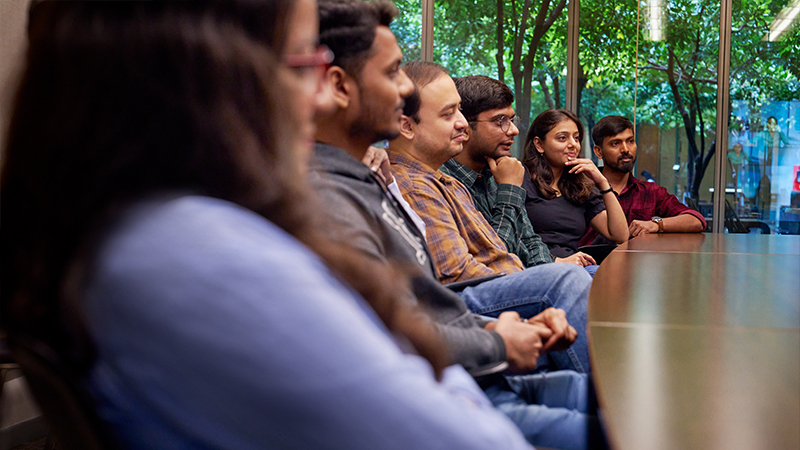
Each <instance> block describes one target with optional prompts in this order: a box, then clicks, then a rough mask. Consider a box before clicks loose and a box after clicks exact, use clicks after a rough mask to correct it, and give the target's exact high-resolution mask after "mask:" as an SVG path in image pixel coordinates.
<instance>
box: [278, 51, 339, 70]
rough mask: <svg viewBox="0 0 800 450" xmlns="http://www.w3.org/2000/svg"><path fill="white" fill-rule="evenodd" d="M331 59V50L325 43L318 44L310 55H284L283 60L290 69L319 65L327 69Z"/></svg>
mask: <svg viewBox="0 0 800 450" xmlns="http://www.w3.org/2000/svg"><path fill="white" fill-rule="evenodd" d="M333 59H334V54H333V51H331V49H329V48H328V46H327V45H320V46H318V47H317V48H316V50H315V51H314V53H313V54H311V55H286V56H285V57H284V59H283V61H284V64H286V66H287V67H289V68H290V69H306V68H314V67H319V68H323V69H324V70H328V68H329V67H330V66H331V63H332V62H333Z"/></svg>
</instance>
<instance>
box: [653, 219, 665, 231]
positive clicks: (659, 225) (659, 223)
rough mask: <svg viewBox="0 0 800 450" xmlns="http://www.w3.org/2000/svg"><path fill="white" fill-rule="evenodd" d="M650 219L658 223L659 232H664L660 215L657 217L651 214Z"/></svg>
mask: <svg viewBox="0 0 800 450" xmlns="http://www.w3.org/2000/svg"><path fill="white" fill-rule="evenodd" d="M650 221H652V222H655V223H656V224H658V232H659V233H663V232H664V219H662V218H661V217H658V216H653V217H651V218H650Z"/></svg>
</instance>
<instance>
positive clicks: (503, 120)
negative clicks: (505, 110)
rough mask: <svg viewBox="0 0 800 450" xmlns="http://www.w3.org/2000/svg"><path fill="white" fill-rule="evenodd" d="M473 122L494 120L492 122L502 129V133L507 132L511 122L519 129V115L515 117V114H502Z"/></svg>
mask: <svg viewBox="0 0 800 450" xmlns="http://www.w3.org/2000/svg"><path fill="white" fill-rule="evenodd" d="M473 122H494V123H496V124H497V126H499V127H500V129H501V130H503V133H508V130H510V129H511V124H512V123H513V124H514V126H515V127H517V128H518V129H519V117H517V116H514V117H508V116H506V115H502V116H500V117H497V118H495V119H489V120H473Z"/></svg>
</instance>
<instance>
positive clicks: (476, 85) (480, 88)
mask: <svg viewBox="0 0 800 450" xmlns="http://www.w3.org/2000/svg"><path fill="white" fill-rule="evenodd" d="M453 81H455V83H456V89H458V95H460V96H461V112H462V114H464V118H466V119H467V122H470V123H473V122H475V121H476V120H478V115H479V114H480V113H482V112H484V111H489V110H491V109H501V108H506V107H509V106H511V104H512V103H514V93H513V92H511V89H509V88H508V86H506V84H505V83H503V82H502V81H498V80H495V79H494V78H489V77H487V76H484V75H470V76H467V77H459V78H455V79H453Z"/></svg>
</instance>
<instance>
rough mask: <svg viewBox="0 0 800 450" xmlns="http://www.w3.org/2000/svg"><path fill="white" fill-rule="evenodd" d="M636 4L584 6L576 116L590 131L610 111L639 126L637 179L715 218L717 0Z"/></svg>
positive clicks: (593, 2) (595, 0) (596, 1)
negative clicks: (713, 194) (713, 195)
mask: <svg viewBox="0 0 800 450" xmlns="http://www.w3.org/2000/svg"><path fill="white" fill-rule="evenodd" d="M638 7H639V8H638V11H637V2H636V1H635V0H633V1H631V0H628V1H622V2H613V3H608V2H604V1H601V0H588V1H587V0H584V1H583V2H581V11H580V12H581V17H580V31H579V34H580V43H579V45H580V52H579V55H580V61H581V64H580V65H581V70H580V73H579V83H578V88H579V94H578V95H579V96H578V98H579V111H578V113H579V116H580V117H581V119H582V120H583V121H584V122H585V123H586V125H587V128H589V129H591V127H592V126H593V125H594V124H595V123H596V122H597V121H598V120H599V119H600V118H602V117H604V116H606V115H610V114H617V115H621V116H625V117H627V118H629V119H631V120H632V121H635V123H636V140H637V144H638V155H637V161H636V166H635V168H634V174H635V175H636V177H638V178H639V179H643V180H652V181H655V182H657V183H658V184H660V185H661V186H664V187H665V188H667V190H668V191H669V192H671V193H672V194H674V195H675V196H677V197H678V199H679V200H681V201H683V202H684V203H686V204H688V205H690V206H693V207H695V208H696V209H698V210H700V211H701V212H702V213H703V214H704V215H705V216H707V217H708V218H711V215H712V207H711V196H712V192H713V190H710V189H712V188H713V182H714V156H715V154H716V139H715V131H716V130H715V128H716V113H717V112H716V97H717V94H716V90H717V58H718V52H719V11H720V10H719V8H720V4H719V0H644V1H641V2H640V3H639V5H638ZM637 14H638V22H637ZM637 24H638V26H637ZM637 32H638V34H637ZM634 99H635V108H634ZM592 145H593V143H592Z"/></svg>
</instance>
